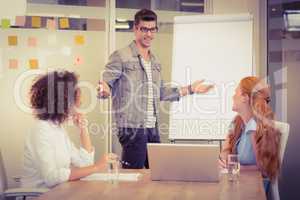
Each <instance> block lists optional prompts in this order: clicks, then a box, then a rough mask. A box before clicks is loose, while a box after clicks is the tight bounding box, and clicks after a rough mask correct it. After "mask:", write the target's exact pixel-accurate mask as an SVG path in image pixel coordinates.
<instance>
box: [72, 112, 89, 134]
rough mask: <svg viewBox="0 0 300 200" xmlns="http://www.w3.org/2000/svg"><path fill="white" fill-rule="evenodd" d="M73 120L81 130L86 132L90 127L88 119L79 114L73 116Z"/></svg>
mask: <svg viewBox="0 0 300 200" xmlns="http://www.w3.org/2000/svg"><path fill="white" fill-rule="evenodd" d="M72 119H73V123H74V124H75V125H76V126H77V127H78V128H79V129H80V130H84V129H86V128H87V126H88V121H87V119H86V117H85V116H84V115H83V114H81V113H78V112H75V113H74V114H73V115H72Z"/></svg>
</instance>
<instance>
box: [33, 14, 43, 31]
mask: <svg viewBox="0 0 300 200" xmlns="http://www.w3.org/2000/svg"><path fill="white" fill-rule="evenodd" d="M41 24H42V21H41V17H38V16H33V17H31V26H32V27H33V28H40V27H41Z"/></svg>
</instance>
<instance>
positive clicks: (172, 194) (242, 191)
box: [38, 169, 266, 200]
mask: <svg viewBox="0 0 300 200" xmlns="http://www.w3.org/2000/svg"><path fill="white" fill-rule="evenodd" d="M127 171H128V172H134V173H136V172H139V173H142V174H143V177H142V178H141V179H140V180H139V181H137V182H119V183H117V184H112V183H109V182H104V181H75V182H67V183H63V184H61V185H58V186H56V187H54V188H53V189H52V190H50V191H49V192H47V193H45V194H43V195H42V196H40V197H39V198H38V200H50V199H51V200H57V199H62V200H94V199H97V200H101V199H103V200H112V199H113V200H119V199H120V200H121V199H122V200H126V199H130V200H144V199H147V200H159V199H162V200H169V199H172V200H173V199H178V200H184V199H197V200H199V199H205V200H210V199H221V200H235V199H243V200H247V199H255V200H265V199H266V197H265V193H264V188H263V183H262V177H261V175H260V173H259V172H258V171H255V170H242V171H241V172H240V177H239V179H238V181H236V182H230V181H228V179H227V178H228V177H227V175H226V174H223V175H221V178H220V182H219V183H201V182H173V181H172V182H169V181H151V179H150V170H145V169H143V170H132V171H130V170H127ZM127 171H126V172H127Z"/></svg>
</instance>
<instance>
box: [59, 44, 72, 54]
mask: <svg viewBox="0 0 300 200" xmlns="http://www.w3.org/2000/svg"><path fill="white" fill-rule="evenodd" d="M61 53H62V54H63V55H65V56H70V55H71V48H70V47H66V46H65V47H63V48H62V49H61Z"/></svg>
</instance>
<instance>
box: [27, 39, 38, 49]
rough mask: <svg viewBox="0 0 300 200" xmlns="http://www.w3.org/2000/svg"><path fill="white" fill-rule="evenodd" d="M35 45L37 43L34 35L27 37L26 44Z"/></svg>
mask: <svg viewBox="0 0 300 200" xmlns="http://www.w3.org/2000/svg"><path fill="white" fill-rule="evenodd" d="M36 45H37V39H36V37H29V38H28V46H29V47H36Z"/></svg>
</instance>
